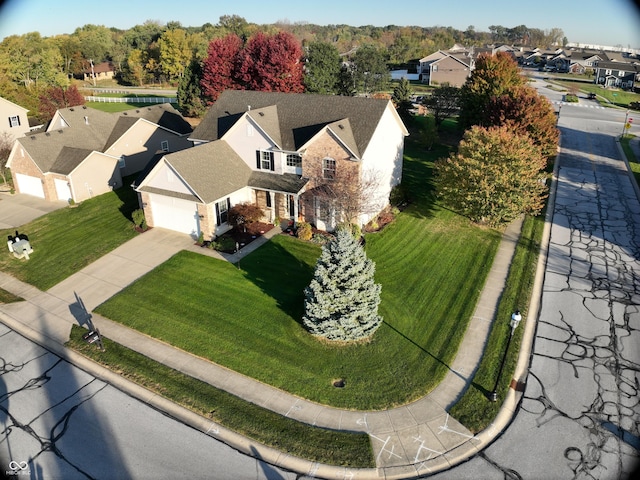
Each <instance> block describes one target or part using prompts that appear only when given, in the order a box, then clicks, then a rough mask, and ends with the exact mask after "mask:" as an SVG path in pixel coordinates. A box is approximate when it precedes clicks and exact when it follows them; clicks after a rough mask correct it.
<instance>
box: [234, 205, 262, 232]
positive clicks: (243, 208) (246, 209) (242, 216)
mask: <svg viewBox="0 0 640 480" xmlns="http://www.w3.org/2000/svg"><path fill="white" fill-rule="evenodd" d="M262 217H264V212H263V211H262V209H261V208H260V207H258V206H257V205H255V204H253V203H239V204H237V205H234V206H233V207H231V208H230V209H229V218H228V222H229V225H231V226H233V227H240V226H242V225H245V224H247V223H252V222H257V221H259V220H260V219H261V218H262Z"/></svg>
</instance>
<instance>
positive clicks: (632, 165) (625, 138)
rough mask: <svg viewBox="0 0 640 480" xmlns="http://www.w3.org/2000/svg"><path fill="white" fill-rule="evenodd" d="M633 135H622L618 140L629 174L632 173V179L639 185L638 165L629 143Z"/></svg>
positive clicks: (639, 164) (639, 172)
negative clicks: (627, 164)
mask: <svg viewBox="0 0 640 480" xmlns="http://www.w3.org/2000/svg"><path fill="white" fill-rule="evenodd" d="M634 137H635V135H631V134H626V135H623V137H622V139H621V140H620V144H621V145H622V150H623V151H624V154H625V155H626V157H627V161H628V162H629V167H630V168H631V172H632V173H633V176H634V178H635V179H636V183H637V184H638V185H640V163H639V160H640V159H638V158H636V155H635V153H634V152H633V150H632V149H631V146H630V145H629V142H630V141H631V139H632V138H634Z"/></svg>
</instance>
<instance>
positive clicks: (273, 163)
mask: <svg viewBox="0 0 640 480" xmlns="http://www.w3.org/2000/svg"><path fill="white" fill-rule="evenodd" d="M406 135H408V132H407V130H406V128H405V126H404V124H403V123H402V120H401V119H400V117H399V116H398V114H397V112H396V110H395V108H394V107H393V104H392V103H391V102H390V101H389V100H383V99H374V98H364V97H342V96H333V95H311V94H293V93H274V92H253V91H234V90H227V91H224V92H223V93H222V94H221V95H220V97H219V98H218V100H217V101H216V102H215V103H214V104H213V105H212V106H211V108H210V109H209V111H208V112H207V114H206V115H205V117H204V118H203V120H202V122H201V123H200V125H198V127H197V128H196V129H195V131H194V132H193V134H192V135H191V137H190V138H191V140H192V141H193V142H194V144H195V146H194V147H193V148H191V149H188V150H183V151H181V152H177V153H172V154H168V155H164V156H162V157H161V158H160V159H159V160H158V161H157V163H156V164H155V165H154V166H153V167H152V168H151V169H150V170H149V171H148V172H147V173H146V174H145V175H143V176H142V178H141V179H140V181H139V182H137V186H136V190H137V191H138V193H139V198H140V204H141V206H142V208H143V209H144V212H145V216H146V219H147V223H148V224H149V225H150V226H156V227H163V228H167V229H171V230H176V231H179V232H184V233H188V234H191V235H193V236H194V237H197V236H198V235H199V234H201V233H202V235H203V237H204V238H205V239H207V240H208V239H211V238H213V237H215V236H216V235H220V234H222V233H224V232H225V231H227V230H229V229H230V226H229V224H228V221H227V220H228V212H229V209H230V208H231V207H232V206H234V205H236V204H238V203H243V202H249V203H254V204H257V205H258V206H260V207H261V208H262V209H263V210H264V211H265V213H266V215H265V216H266V220H268V221H275V219H276V218H280V219H291V220H293V221H300V220H304V221H307V222H309V223H312V224H314V225H316V226H317V227H318V228H319V229H322V230H332V229H333V228H335V226H336V219H337V217H338V216H339V215H338V212H336V211H334V210H332V207H331V205H330V204H328V203H327V200H326V197H323V196H322V195H320V194H319V192H321V190H320V189H322V188H323V185H325V186H326V185H328V184H330V182H331V181H332V179H333V178H335V176H336V175H337V174H338V173H340V172H343V171H351V170H350V169H353V171H355V172H356V173H357V174H358V175H359V176H360V178H364V177H365V176H366V175H368V174H371V173H375V174H376V175H377V176H378V178H379V180H380V181H379V183H378V184H377V185H378V188H377V189H376V191H375V192H373V193H372V197H375V199H376V200H380V202H381V204H380V209H382V208H383V207H384V206H385V205H387V204H388V198H389V193H390V191H391V188H392V187H393V186H395V185H397V184H399V183H400V180H401V175H402V155H403V148H404V137H405V136H406ZM372 199H373V198H372ZM377 213H378V212H376V214H377ZM373 215H374V214H362V215H361V216H360V218H359V221H360V222H361V223H362V224H364V223H366V222H367V221H369V219H371V218H373Z"/></svg>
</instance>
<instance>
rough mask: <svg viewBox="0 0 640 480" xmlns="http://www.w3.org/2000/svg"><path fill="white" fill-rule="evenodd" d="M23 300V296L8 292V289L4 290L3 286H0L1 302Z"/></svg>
mask: <svg viewBox="0 0 640 480" xmlns="http://www.w3.org/2000/svg"><path fill="white" fill-rule="evenodd" d="M21 300H22V298H20V297H18V296H16V295H14V294H13V293H10V292H7V291H6V290H3V289H2V288H0V304H3V303H13V302H19V301H21Z"/></svg>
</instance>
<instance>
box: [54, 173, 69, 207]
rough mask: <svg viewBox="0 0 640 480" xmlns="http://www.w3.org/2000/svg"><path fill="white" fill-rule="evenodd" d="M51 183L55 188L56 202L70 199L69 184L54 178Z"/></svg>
mask: <svg viewBox="0 0 640 480" xmlns="http://www.w3.org/2000/svg"><path fill="white" fill-rule="evenodd" d="M53 183H54V185H55V186H56V195H57V197H58V200H64V201H65V202H66V201H68V200H70V199H71V198H72V197H71V188H70V187H69V182H67V181H66V180H60V179H59V178H56V179H54V181H53Z"/></svg>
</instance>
